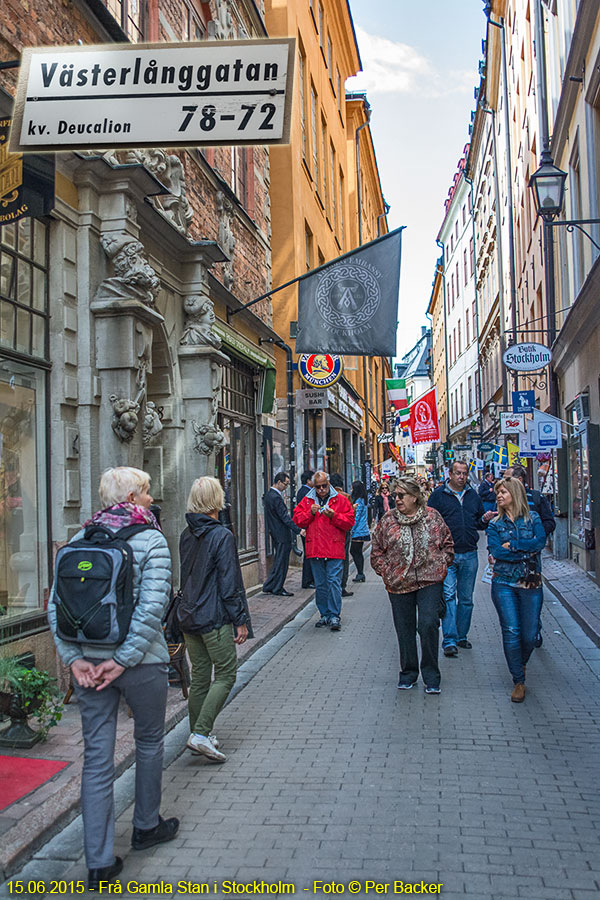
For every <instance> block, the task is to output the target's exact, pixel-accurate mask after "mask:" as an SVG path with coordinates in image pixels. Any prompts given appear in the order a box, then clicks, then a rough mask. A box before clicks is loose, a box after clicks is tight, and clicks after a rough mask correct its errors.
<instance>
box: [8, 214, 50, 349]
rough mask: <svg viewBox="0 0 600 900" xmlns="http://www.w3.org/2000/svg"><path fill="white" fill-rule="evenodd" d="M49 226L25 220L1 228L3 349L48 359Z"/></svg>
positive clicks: (32, 220)
mask: <svg viewBox="0 0 600 900" xmlns="http://www.w3.org/2000/svg"><path fill="white" fill-rule="evenodd" d="M46 231H47V230H46V226H45V225H44V223H43V222H40V221H38V220H37V219H21V220H20V222H18V223H13V224H11V225H5V226H4V227H2V228H0V349H1V347H2V346H4V347H8V348H9V349H10V350H14V351H16V352H18V353H22V354H23V355H24V356H34V357H37V358H39V359H45V358H47V355H48V353H47V348H46V332H47V328H46V325H47V293H48V277H47V269H48V247H47V233H46Z"/></svg>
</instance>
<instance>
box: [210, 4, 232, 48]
mask: <svg viewBox="0 0 600 900" xmlns="http://www.w3.org/2000/svg"><path fill="white" fill-rule="evenodd" d="M215 10H216V13H217V15H216V18H215V20H214V21H215V23H216V27H215V37H216V38H217V39H218V40H221V41H229V40H232V39H233V38H235V36H236V35H235V23H234V20H233V16H232V15H231V10H230V2H229V0H215Z"/></svg>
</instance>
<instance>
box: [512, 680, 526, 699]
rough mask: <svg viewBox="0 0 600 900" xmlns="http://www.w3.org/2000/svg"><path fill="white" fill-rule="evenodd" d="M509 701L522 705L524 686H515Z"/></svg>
mask: <svg viewBox="0 0 600 900" xmlns="http://www.w3.org/2000/svg"><path fill="white" fill-rule="evenodd" d="M510 699H511V700H512V702H513V703H522V702H523V700H524V699H525V685H524V684H521V683H519V684H515V686H514V688H513V692H512V694H511V695H510Z"/></svg>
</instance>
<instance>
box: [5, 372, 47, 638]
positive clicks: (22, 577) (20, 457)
mask: <svg viewBox="0 0 600 900" xmlns="http://www.w3.org/2000/svg"><path fill="white" fill-rule="evenodd" d="M45 380H46V373H45V372H43V371H42V370H40V369H35V368H32V367H29V366H26V365H21V364H20V363H17V362H13V361H12V360H8V359H2V357H1V355H0V615H1V616H2V619H1V620H0V623H6V622H7V621H8V620H10V619H14V618H15V617H18V616H23V615H27V614H30V613H33V612H37V611H38V610H39V609H40V608H41V607H43V598H44V593H45V590H46V588H47V587H48V542H47V521H46V448H45V439H46V423H45V419H46V399H45Z"/></svg>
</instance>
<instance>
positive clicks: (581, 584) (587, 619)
mask: <svg viewBox="0 0 600 900" xmlns="http://www.w3.org/2000/svg"><path fill="white" fill-rule="evenodd" d="M542 571H543V573H544V580H545V582H546V584H547V586H548V587H549V588H550V590H551V591H552V592H553V593H554V594H556V596H558V597H559V598H560V599H561V600H562V603H563V605H564V606H565V607H566V608H567V609H568V610H569V612H570V613H571V615H572V616H573V618H574V619H575V621H576V622H577V623H578V624H579V625H581V627H582V629H583V630H584V631H585V633H586V634H587V635H588V637H590V638H591V639H592V641H593V642H594V643H595V644H596V645H597V646H598V647H600V587H598V585H597V584H596V583H595V582H594V581H592V579H591V578H590V577H589V576H588V575H587V574H586V573H585V572H584V571H583V569H581V568H580V567H579V566H577V565H575V563H574V562H572V561H571V560H570V559H553V558H552V556H551V555H550V553H548V552H546V553H544V558H543V564H542ZM598 658H599V660H600V650H598Z"/></svg>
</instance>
